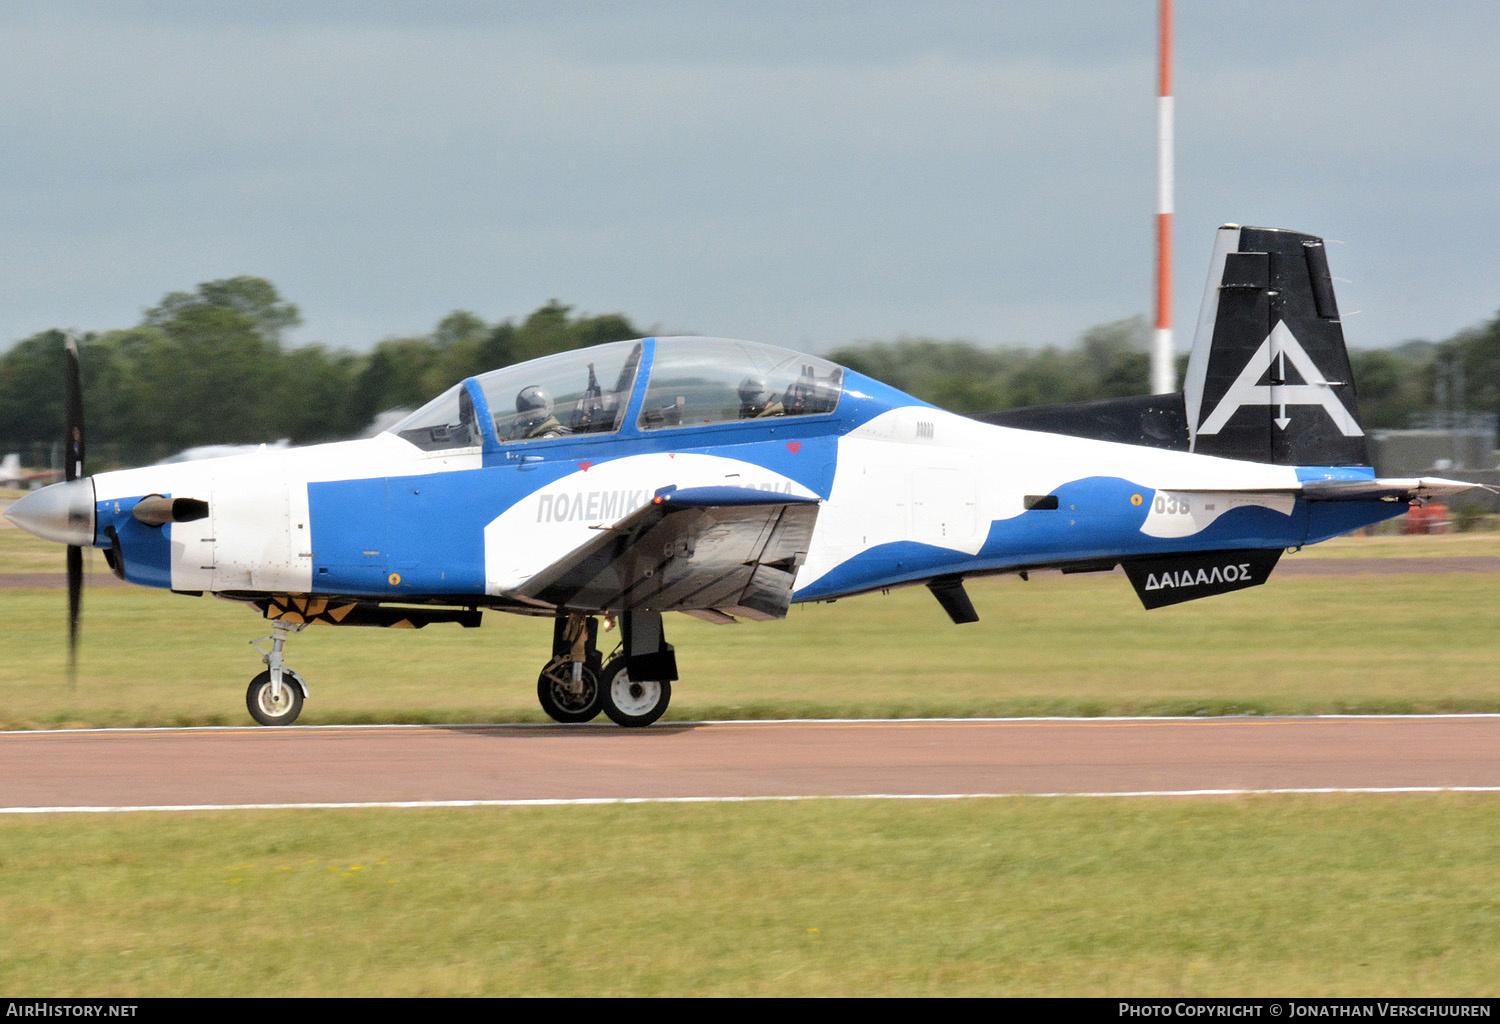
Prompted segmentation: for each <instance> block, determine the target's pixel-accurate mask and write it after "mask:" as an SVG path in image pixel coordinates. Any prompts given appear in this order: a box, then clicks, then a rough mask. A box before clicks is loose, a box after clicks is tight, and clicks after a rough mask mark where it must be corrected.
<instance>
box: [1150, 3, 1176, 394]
mask: <svg viewBox="0 0 1500 1024" xmlns="http://www.w3.org/2000/svg"><path fill="white" fill-rule="evenodd" d="M1151 390H1152V392H1153V393H1154V394H1158V395H1160V394H1165V393H1167V392H1169V391H1176V390H1177V368H1176V366H1175V365H1174V358H1173V353H1172V0H1161V35H1160V39H1159V44H1158V47H1157V98H1156V331H1155V334H1154V335H1153V337H1152V344H1151Z"/></svg>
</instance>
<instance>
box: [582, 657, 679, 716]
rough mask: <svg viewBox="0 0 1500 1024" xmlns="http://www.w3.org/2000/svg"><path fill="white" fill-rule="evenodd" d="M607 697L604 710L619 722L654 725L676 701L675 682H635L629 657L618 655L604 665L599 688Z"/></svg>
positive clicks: (663, 680) (605, 697)
mask: <svg viewBox="0 0 1500 1024" xmlns="http://www.w3.org/2000/svg"><path fill="white" fill-rule="evenodd" d="M599 692H600V694H601V695H602V696H603V697H604V713H605V714H606V715H608V716H609V718H610V721H612V722H614V723H615V724H616V725H623V726H626V727H639V726H642V725H650V724H651V723H652V722H654V721H656V720H657V719H658V718H660V717H661V716H662V714H663V713H664V712H665V711H666V710H667V705H668V704H669V703H671V701H672V684H671V683H669V682H668V681H666V680H665V679H662V680H659V681H658V680H651V681H647V682H635V681H633V680H632V679H631V678H630V674H629V673H628V672H627V671H626V670H625V659H624V658H616V659H614V660H613V661H611V662H610V663H609V664H608V665H605V666H604V679H603V682H602V683H601V685H600V687H599Z"/></svg>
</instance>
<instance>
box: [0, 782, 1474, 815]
mask: <svg viewBox="0 0 1500 1024" xmlns="http://www.w3.org/2000/svg"><path fill="white" fill-rule="evenodd" d="M1384 793H1395V794H1400V793H1413V794H1415V793H1500V786H1356V787H1333V786H1317V787H1311V788H1306V789H1152V790H1135V791H1127V792H1119V793H1110V792H1098V793H855V794H833V795H827V796H662V797H645V796H632V797H576V798H569V799H561V798H543V799H523V800H372V801H370V802H368V803H364V802H349V803H316V802H311V803H279V804H161V805H142V806H138V807H0V814H126V813H136V812H143V811H291V810H303V811H309V810H319V811H346V810H364V809H372V808H382V809H392V810H425V809H431V808H459V807H462V808H473V807H586V806H594V805H608V804H749V803H797V802H804V801H808V800H1026V799H1033V800H1054V799H1064V798H1069V797H1071V798H1075V799H1083V800H1097V799H1101V798H1106V797H1123V798H1135V797H1161V798H1166V797H1223V796H1329V795H1339V794H1350V795H1368V794H1384Z"/></svg>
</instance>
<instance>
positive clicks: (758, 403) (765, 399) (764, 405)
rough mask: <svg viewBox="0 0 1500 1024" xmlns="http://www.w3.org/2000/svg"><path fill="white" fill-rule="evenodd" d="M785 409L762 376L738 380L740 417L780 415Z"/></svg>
mask: <svg viewBox="0 0 1500 1024" xmlns="http://www.w3.org/2000/svg"><path fill="white" fill-rule="evenodd" d="M785 411H786V410H785V409H784V408H782V405H781V403H780V402H778V401H776V396H775V394H773V393H772V391H771V386H770V385H769V384H767V383H766V379H765V378H764V377H758V376H750V377H746V378H745V379H744V380H742V381H740V419H742V420H758V419H761V418H763V417H765V416H780V415H781V414H782V413H783V412H785Z"/></svg>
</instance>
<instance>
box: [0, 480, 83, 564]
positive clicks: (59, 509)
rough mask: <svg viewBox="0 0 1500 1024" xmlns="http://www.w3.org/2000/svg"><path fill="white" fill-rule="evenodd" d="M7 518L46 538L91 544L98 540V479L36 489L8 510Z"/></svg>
mask: <svg viewBox="0 0 1500 1024" xmlns="http://www.w3.org/2000/svg"><path fill="white" fill-rule="evenodd" d="M5 518H7V519H9V520H10V521H11V522H13V523H15V524H16V525H17V526H19V527H20V528H21V529H23V530H26V531H28V532H30V533H34V534H36V535H37V536H38V537H42V538H44V539H46V540H54V541H57V543H59V544H71V545H73V546H75V547H80V548H83V547H89V546H90V545H92V544H93V543H94V479H93V477H87V476H86V477H84V478H83V479H82V480H69V481H68V482H67V483H60V484H52V485H51V486H49V487H43V488H42V489H41V490H40V491H32V492H31V493H30V494H28V495H26V496H25V497H24V498H21V499H19V500H17V501H16V502H15V503H14V504H12V505H11V507H10V508H8V509H6V510H5Z"/></svg>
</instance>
